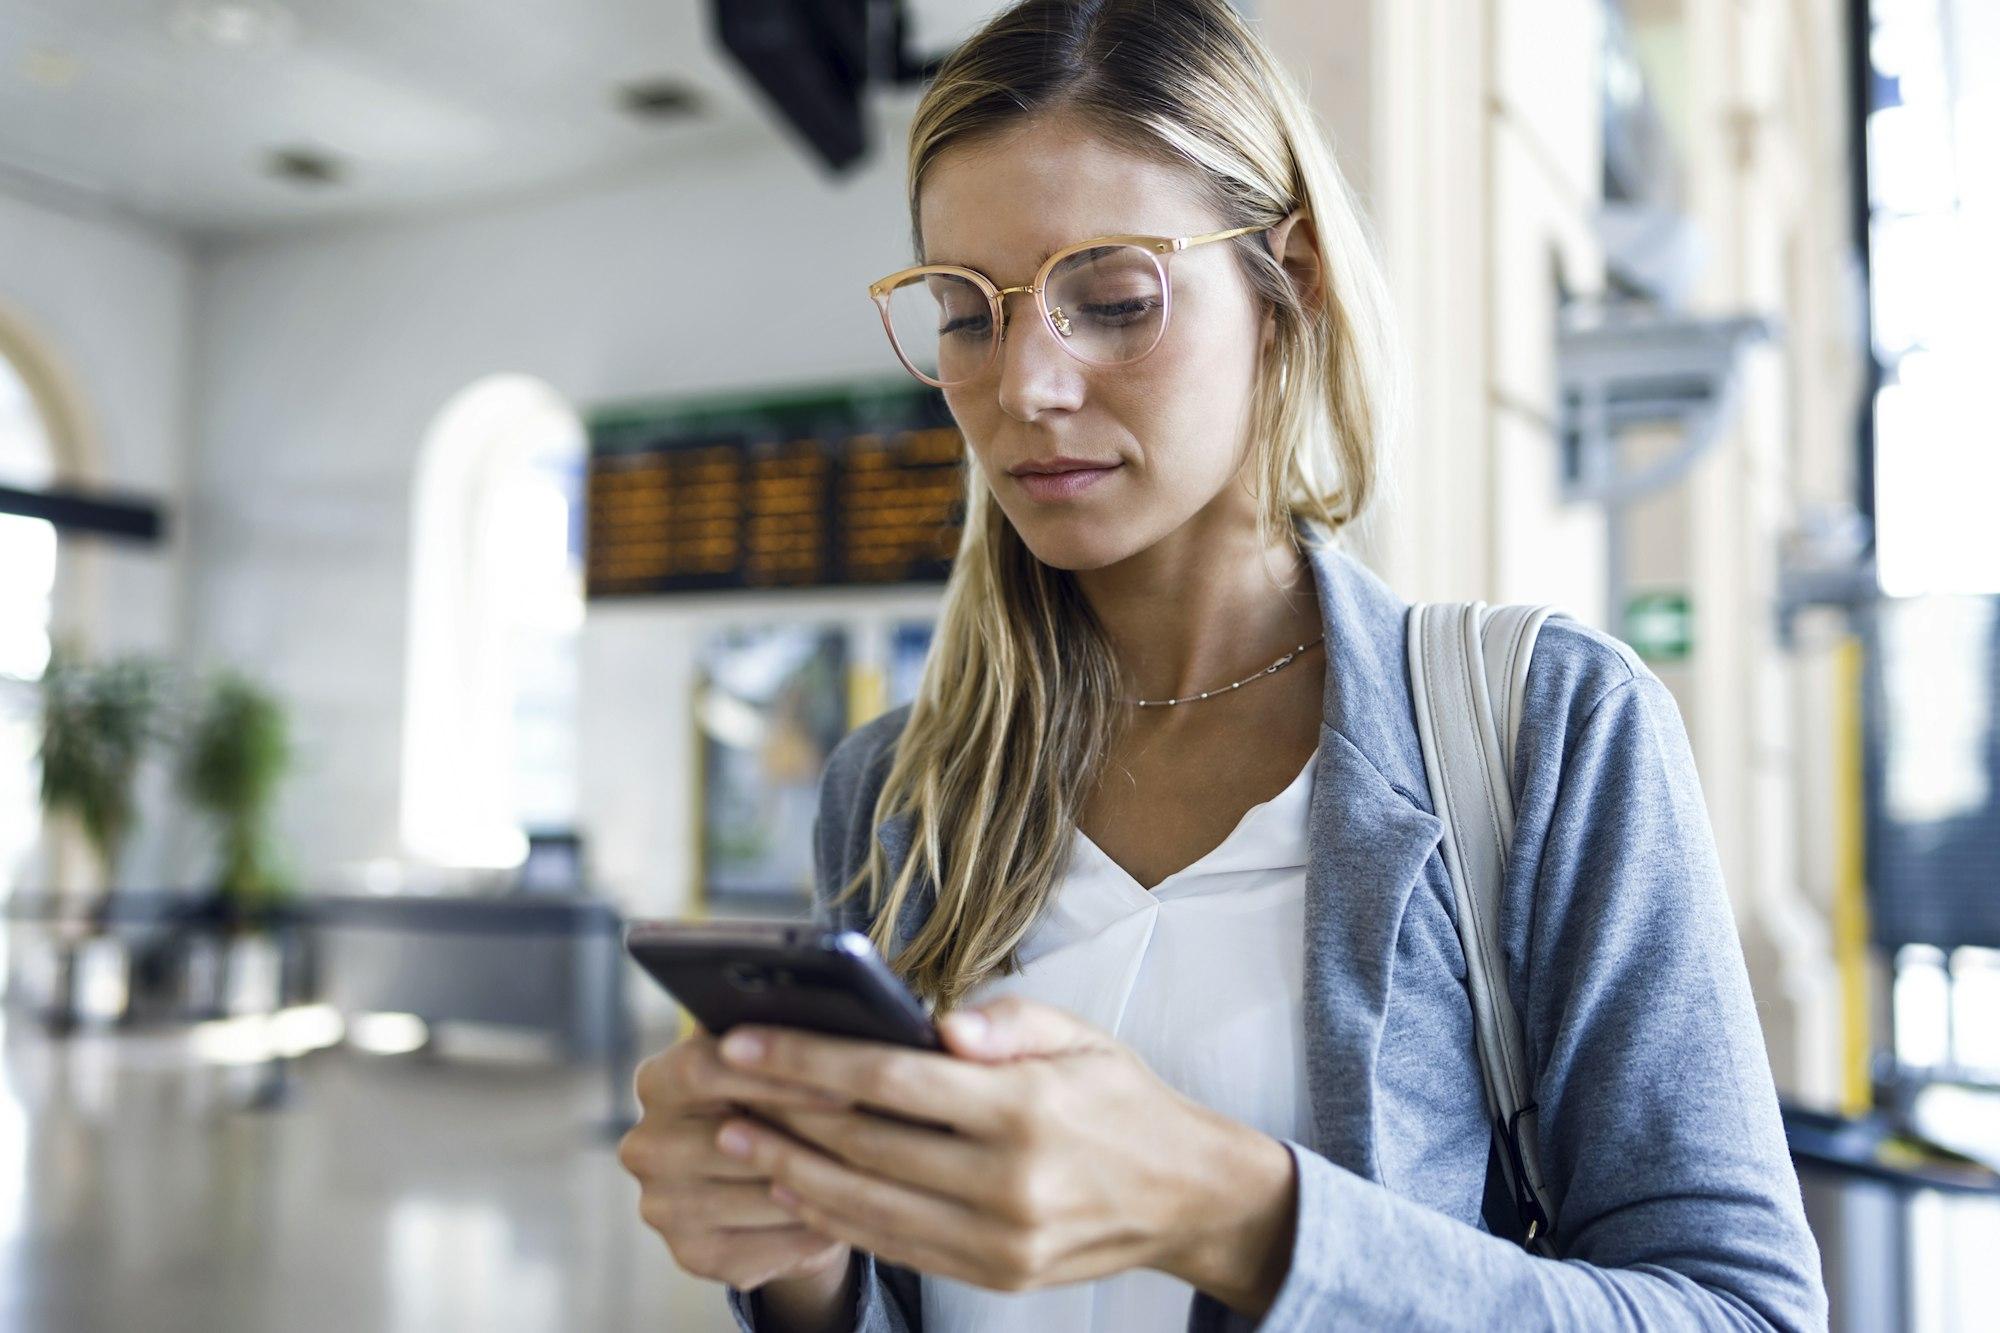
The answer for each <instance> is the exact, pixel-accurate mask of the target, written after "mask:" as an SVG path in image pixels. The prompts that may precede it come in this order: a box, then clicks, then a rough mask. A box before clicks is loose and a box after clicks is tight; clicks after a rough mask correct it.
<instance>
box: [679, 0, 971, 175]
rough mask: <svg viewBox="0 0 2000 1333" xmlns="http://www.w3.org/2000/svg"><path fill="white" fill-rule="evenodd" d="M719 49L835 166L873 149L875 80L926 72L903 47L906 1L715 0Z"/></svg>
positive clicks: (918, 75) (851, 162) (847, 163)
mask: <svg viewBox="0 0 2000 1333" xmlns="http://www.w3.org/2000/svg"><path fill="white" fill-rule="evenodd" d="M710 12H711V13H712V15H713V16H714V23H715V34H716V38H717V40H718V41H719V42H720V43H721V44H722V49H723V50H724V51H726V52H728V53H729V55H730V56H732V57H733V58H734V59H735V60H736V62H737V64H739V65H740V66H742V68H743V71H744V72H745V73H746V74H748V75H749V76H750V79H751V81H752V82H753V83H755V84H756V85H757V87H758V88H759V89H760V90H761V91H762V92H763V94H764V96H765V97H766V98H768V99H769V100H770V102H771V103H772V105H773V106H774V107H775V108H776V109H777V111H778V112H779V114H780V115H782V116H783V117H784V119H785V121H786V123H787V124H789V125H790V126H791V128H792V130H793V131H794V132H795V133H796V134H798V135H799V136H800V137H801V138H803V139H804V140H805V141H806V143H807V144H808V145H809V146H810V147H811V148H812V150H813V151H814V153H816V154H817V155H818V156H819V158H820V159H821V160H822V161H824V162H825V163H826V164H827V165H828V166H830V167H832V168H833V169H834V170H836V171H842V170H845V169H846V168H848V167H851V166H853V165H854V164H855V163H857V162H859V161H860V160H861V159H862V158H863V157H865V156H866V155H867V152H868V146H869V144H868V139H869V135H868V124H867V120H866V115H865V107H864V101H865V98H864V94H865V93H866V91H867V88H868V85H869V83H870V82H877V83H902V82H910V81H913V80H917V79H921V78H923V77H924V76H925V75H926V74H927V73H928V72H930V71H932V70H934V69H935V68H936V62H935V61H931V62H928V63H926V62H912V61H910V60H909V59H907V58H906V57H905V55H904V52H903V36H904V31H905V27H906V18H905V15H904V11H903V5H902V2H901V0H712V8H711V11H710Z"/></svg>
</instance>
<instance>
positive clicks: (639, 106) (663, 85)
mask: <svg viewBox="0 0 2000 1333" xmlns="http://www.w3.org/2000/svg"><path fill="white" fill-rule="evenodd" d="M618 105H619V106H620V107H622V108H623V109H624V110H625V112H626V114H628V115H632V116H637V117H638V118H639V119H641V120H673V119H677V118H679V117H682V116H692V115H695V114H697V113H698V112H699V111H700V110H701V94H699V93H697V92H696V91H695V90H694V88H693V87H691V86H690V85H689V84H687V83H685V82H683V81H681V80H680V79H670V78H661V79H642V80H640V81H639V82H637V83H628V84H625V85H624V86H623V87H621V88H619V89H618Z"/></svg>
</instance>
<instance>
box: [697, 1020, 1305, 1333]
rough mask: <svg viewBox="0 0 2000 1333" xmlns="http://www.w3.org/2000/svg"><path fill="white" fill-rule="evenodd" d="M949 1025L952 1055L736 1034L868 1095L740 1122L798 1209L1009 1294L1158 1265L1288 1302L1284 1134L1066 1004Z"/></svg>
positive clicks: (1288, 1181) (778, 1187)
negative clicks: (1153, 1064)
mask: <svg viewBox="0 0 2000 1333" xmlns="http://www.w3.org/2000/svg"><path fill="white" fill-rule="evenodd" d="M968 1018H970V1019H972V1020H973V1021H972V1022H971V1023H966V1022H965V1021H964V1020H966V1019H968ZM981 1018H983V1019H984V1027H985V1032H984V1034H983V1035H978V1034H976V1033H975V1031H974V1029H975V1028H976V1027H977V1025H978V1023H979V1020H980V1019H981ZM940 1028H941V1030H942V1031H943V1033H944V1037H945V1042H946V1045H947V1047H948V1048H949V1052H948V1053H933V1052H928V1051H914V1050H907V1049H904V1048H900V1047H895V1046H889V1045H886V1044H883V1043H880V1042H867V1041H852V1040H847V1039H844V1038H838V1037H827V1036H820V1035H817V1034H813V1033H807V1032H801V1031H798V1030H795V1029H784V1028H750V1027H740V1028H735V1029H732V1030H731V1032H730V1033H729V1037H728V1039H727V1040H726V1041H725V1042H724V1043H723V1046H722V1058H723V1060H724V1061H725V1062H726V1063H729V1064H730V1065H732V1066H733V1067H735V1068H738V1069H741V1070H743V1071H745V1072H752V1071H754V1072H755V1073H758V1074H761V1075H765V1076H767V1077H770V1078H773V1079H776V1080H779V1081H780V1082H783V1083H786V1084H790V1085H793V1086H796V1087H799V1088H803V1089H817V1090H819V1091H822V1092H825V1093H829V1094H832V1095H834V1096H837V1097H842V1098H846V1099H849V1100H850V1101H851V1102H853V1103H854V1105H853V1106H851V1107H849V1108H846V1109H836V1108H813V1107H807V1106H803V1105H799V1104H797V1103H793V1104H790V1105H787V1106H783V1107H771V1108H768V1109H766V1108H764V1107H759V1108H758V1110H759V1114H760V1115H765V1116H766V1117H767V1118H768V1119H771V1120H775V1121H777V1122H779V1123H780V1124H782V1125H783V1126H784V1131H783V1132H779V1131H776V1130H774V1129H772V1128H771V1127H770V1126H769V1125H759V1124H757V1123H754V1122H752V1121H750V1120H748V1119H746V1118H743V1117H733V1118H731V1119H730V1120H729V1121H728V1123H727V1124H726V1125H725V1127H724V1128H725V1130H726V1129H731V1128H734V1129H740V1130H742V1131H743V1132H744V1133H745V1134H746V1136H747V1137H748V1139H749V1147H748V1149H747V1154H746V1155H745V1156H744V1157H743V1158H741V1159H740V1160H741V1161H742V1162H743V1163H744V1164H745V1166H746V1167H748V1168H749V1169H752V1170H754V1171H755V1172H756V1173H757V1174H758V1175H759V1176H768V1177H769V1178H770V1179H771V1180H772V1182H773V1187H772V1197H773V1198H774V1199H776V1200H777V1201H778V1202H780V1203H781V1204H783V1205H784V1206H785V1207H786V1208H787V1210H788V1211H789V1214H790V1215H792V1216H794V1217H796V1218H797V1219H798V1220H799V1221H801V1222H803V1223H805V1224H806V1225H808V1226H810V1227H811V1228H813V1229H814V1230H815V1231H817V1232H818V1233H820V1234H822V1235H824V1236H826V1237H828V1238H830V1239H835V1240H839V1241H844V1242H846V1243H847V1244H848V1245H851V1246H855V1247H858V1248H860V1249H864V1250H867V1251H869V1252H871V1253H873V1254H875V1255H877V1256H879V1257H880V1258H883V1259H886V1260H888V1261H890V1262H892V1263H897V1264H901V1265H904V1266H906V1267H911V1268H915V1269H919V1270H921V1271H923V1272H926V1273H934V1274H940V1275H943V1276H946V1277H951V1278H956V1279H958V1280H960V1281H964V1282H969V1283H973V1284H975V1285H977V1286H981V1287H986V1288H989V1289H992V1290H999V1291H1021V1290H1027V1289H1030V1288H1035V1287H1042V1286H1050V1285H1055V1284H1058V1283H1066V1282H1077V1281H1082V1280H1086V1279H1091V1278H1098V1277H1104V1276H1107V1275H1109V1274H1113V1273H1118V1272H1122V1271H1124V1270H1126V1269H1130V1268H1158V1269H1161V1270H1162V1271H1165V1272H1170V1273H1174V1274H1175V1275H1177V1276H1180V1277H1183V1278H1184V1279H1185V1280H1188V1281H1190V1282H1192V1283H1194V1284H1195V1285H1197V1286H1200V1287H1202V1288H1203V1289H1204V1290H1207V1291H1210V1292H1211V1293H1213V1294H1214V1295H1216V1296H1217V1298H1218V1299H1221V1300H1223V1301H1224V1302H1225V1303H1226V1304H1230V1305H1231V1306H1233V1307H1235V1308H1238V1309H1248V1310H1257V1311H1261V1309H1262V1308H1263V1307H1264V1306H1267V1305H1268V1304H1269V1301H1270V1298H1271V1296H1272V1295H1273V1294H1274V1293H1275V1292H1276V1291H1277V1288H1278V1286H1279V1284H1280V1283H1281V1282H1282V1280H1283V1277H1284V1273H1285V1271H1286V1267H1287V1265H1288V1262H1289V1254H1290V1245H1291V1225H1292V1211H1293V1209H1294V1207H1295V1203H1294V1195H1293V1190H1294V1188H1295V1187H1294V1184H1293V1177H1292V1161H1291V1154H1290V1153H1289V1152H1288V1151H1287V1150H1286V1149H1285V1147H1284V1145H1283V1144H1281V1143H1279V1142H1278V1141H1277V1140H1276V1139H1273V1138H1270V1137H1269V1136H1267V1135H1264V1134H1260V1133H1258V1132H1257V1131H1255V1130H1251V1129H1249V1128H1247V1127H1245V1126H1243V1125H1240V1124H1237V1123H1236V1122H1234V1121H1231V1120H1229V1119H1227V1118H1226V1117H1223V1116H1220V1115H1218V1114H1216V1113H1215V1112H1213V1111H1210V1110H1209V1109H1208V1108H1207V1107H1204V1106H1202V1105H1201V1104H1200V1103H1198V1102H1195V1101H1193V1100H1191V1099H1189V1098H1187V1097H1184V1096H1182V1095H1181V1094H1180V1093H1179V1092H1177V1091H1175V1090H1174V1089H1173V1088H1171V1087H1169V1086H1168V1085H1167V1084H1166V1083H1165V1082H1163V1081H1162V1080H1161V1079H1160V1078H1159V1077H1158V1076H1157V1075H1155V1074H1154V1073H1153V1072H1152V1071H1151V1070H1150V1069H1148V1068H1147V1067H1146V1065H1145V1063H1144V1062H1143V1061H1141V1060H1140V1059H1139V1058H1138V1056H1137V1055H1136V1054H1134V1053H1133V1052H1132V1051H1131V1050H1130V1048H1128V1047H1126V1046H1125V1045H1123V1044H1122V1043H1120V1042H1119V1041H1117V1040H1116V1039H1115V1038H1113V1037H1111V1036H1110V1035H1108V1034H1106V1033H1104V1032H1102V1031H1101V1030H1099V1029H1097V1028H1095V1027H1092V1026H1091V1025H1089V1024H1087V1023H1085V1022H1083V1021H1082V1020H1081V1019H1079V1018H1077V1017H1075V1016H1074V1015H1072V1014H1069V1013H1067V1012H1065V1011H1064V1010H1061V1009H1057V1008H1055V1007H1053V1006H1050V1005H1045V1004H1040V1003H1037V1002H1035V1001H1031V1000H1024V999H1021V998H1019V997H1013V996H1009V997H1006V998H1003V999H1000V1000H997V1001H995V1002H994V1003H992V1004H990V1005H987V1006H985V1007H984V1009H983V1010H981V1011H960V1012H958V1013H954V1014H953V1015H951V1016H950V1017H948V1018H946V1019H945V1020H944V1021H943V1022H942V1023H941V1024H940ZM739 1036H741V1037H748V1038H756V1039H760V1040H761V1041H762V1042H763V1044H764V1047H765V1054H764V1055H763V1056H762V1058H760V1059H756V1060H748V1061H739V1060H738V1058H737V1057H736V1054H735V1053H736V1051H737V1048H738V1038H739ZM888 1116H895V1117H900V1119H890V1118H887V1117H888ZM909 1121H927V1122H933V1123H932V1124H912V1123H907V1122H909ZM936 1125H942V1126H948V1127H949V1128H937V1127H934V1126H936Z"/></svg>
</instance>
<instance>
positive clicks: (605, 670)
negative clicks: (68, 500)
mask: <svg viewBox="0 0 2000 1333" xmlns="http://www.w3.org/2000/svg"><path fill="white" fill-rule="evenodd" d="M899 133H900V131H899V130H898V129H897V128H896V127H885V129H884V134H885V136H886V138H885V141H886V142H891V143H893V142H895V141H896V136H897V135H898V134H899ZM901 188H902V187H901V164H900V160H899V156H898V154H896V153H894V152H884V153H882V154H881V155H880V156H878V158H877V159H876V161H875V162H874V164H872V165H871V166H870V167H869V168H868V169H867V170H866V171H865V172H864V173H863V174H862V175H860V176H858V177H856V178H855V179H853V180H848V181H841V182H829V181H827V180H825V179H823V178H822V177H821V175H820V173H819V172H818V170H817V168H815V167H813V166H812V165H811V164H810V163H808V162H807V161H806V160H805V159H804V158H803V157H802V156H801V155H799V154H798V153H796V152H795V151H793V150H792V149H790V148H789V147H780V146H778V145H775V144H771V143H768V142H766V141H763V140H759V141H757V142H756V143H754V144H744V145H738V146H736V148H735V149H734V150H733V151H729V152H718V153H717V154H715V155H714V156H712V157H710V158H708V159H706V160H699V161H691V162H689V163H687V164H686V166H685V168H684V169H681V170H677V171H673V172H661V173H659V174H656V175H653V176H650V177H647V178H643V179H635V180H631V181H628V182H625V183H622V184H618V185H612V186H606V187H604V188H600V189H597V190H594V191H592V192H590V193H584V194H577V195H575V196H573V197H568V198H562V199H554V200H543V201H539V202H528V203H521V204H517V205H515V206H512V207H507V208H493V209H485V210H471V211H465V212H461V213H458V214H456V215H452V216H449V217H444V218H439V219H432V220H426V221H422V222H404V223H396V224H381V225H369V226H350V227H343V228H339V229H330V230H324V231H317V232H313V233H310V234H306V235H299V236H290V237H285V238H279V239H268V240H262V241H257V242H252V243H246V244H240V245H236V246H232V247H230V248H227V249H223V250H220V251H217V252H215V253H213V254H210V255H207V256H205V257H204V259H203V262H202V267H201V279H202V290H203V299H202V302H201V308H200V311H199V314H198V317H197V335H196V336H197V341H198V343H199V345H200V346H201V348H202V355H201V358H200V363H199V366H198V369H197V381H196V384H197V387H196V401H197V402H198V403H199V404H200V418H199V421H200V425H199V429H200V438H201V445H202V447H201V450H200V453H199V459H198V463H197V466H196V470H195V474H194V478H193V491H194V503H195V512H196V516H197V519H198V521H199V525H200V531H199V539H198V544H197V550H196V555H195V564H194V569H193V588H194V592H193V597H194V606H193V617H192V623H193V628H194V637H193V642H194V643H195V644H196V645H197V646H198V648H199V649H200V650H201V651H203V652H206V653H209V654H212V655H215V656H217V657H221V658H227V659H230V660H233V661H237V662H240V663H242V664H244V665H247V666H249V667H251V668H253V669H254V670H256V671H257V672H259V673H260V674H262V675H263V676H264V677H265V678H266V679H267V680H268V681H270V682H271V683H272V684H273V685H275V686H276V687H277V688H278V689H280V690H281V691H283V692H284V693H285V695H286V696H287V697H288V698H289V699H290V700H291V702H292V704H293V706H294V708H295V710H296V715H297V719H298V725H299V730H300V739H301V743H302V746H303V748H304V751H305V764H306V767H305V770H304V771H303V772H302V774H301V775H300V777H299V779H298V780H297V781H296V782H295V783H294V784H293V786H292V788H291V792H290V799H289V800H288V802H287V804H286V807H285V810H284V814H283V820H284V826H285V831H286V834H287V836H288V838H289V840H290V842H291V844H292V846H293V848H294V849H295V851H296V853H297V855H298V859H299V862H300V864H301V866H302V867H303V868H305V869H306V870H307V871H308V873H309V875H310V876H311V877H312V879H313V881H314V886H315V887H345V886H348V885H349V884H350V883H351V877H349V876H347V875H345V874H343V873H342V867H343V866H351V865H353V864H354V863H357V862H360V861H363V860H367V859H371V858H380V857H391V856H395V855H397V854H398V853H399V852H400V845H399V828H398V820H399V776H400V774H399V768H400V762H401V744H402V702H403V682H404V674H405V642H406V610H405V608H406V599H407V595H408V550H409V544H410V533H409V523H410V496H411V483H412V478H413V474H414V468H415V461H416V451H417V448H418V446H419V443H420V442H421V440H422V439H423V437H424V435H425V432H426V431H427V429H428V428H429V427H430V425H431V424H432V421H433V418H434V417H435V416H436V414H437V413H438V412H439V411H440V410H441V409H442V408H443V407H444V405H445V403H446V402H447V400H448V399H450V398H451V396H452V395H453V394H454V393H456V392H457V391H458V390H460V389H462V388H463V387H465V386H466V385H467V384H469V383H471V382H472V381H474V380H476V379H479V378H481V377H482V376H485V375H487V374H490V373H493V372H501V371H505V372H520V373H526V374H532V375H536V376H539V377H541V378H543V379H544V380H546V381H548V382H549V383H550V384H551V385H553V386H554V387H555V388H556V389H557V390H558V391H559V392H561V393H562V394H564V395H565V396H566V397H567V398H569V400H570V401H571V402H572V403H573V404H575V405H576V406H578V407H579V408H580V409H582V410H585V411H587V410H588V409H589V408H590V407H591V406H592V405H595V404H599V403H604V402H610V401H617V400H625V399H631V398H635V397H647V398H649V397H658V396H670V395H673V394H677V393H690V392H703V391H708V390H713V389H717V388H726V387H736V386H746V385H762V384H786V383H796V382H800V381H811V380H822V379H832V378H840V377H847V376H854V375H882V374H887V373H893V372H894V371H895V366H894V364H893V362H892V361H890V359H889V354H888V351H887V348H886V346H885V345H884V344H883V340H882V331H881V325H880V323H879V321H878V320H877V318H876V316H875V313H874V307H873V306H872V305H871V304H870V303H869V301H868V300H867V298H866V295H865V293H864V290H863V289H864V287H865V285H866V283H867V282H868V280H869V279H871V278H874V277H876V276H879V275H880V274H881V273H884V272H887V271H889V270H890V269H893V268H895V267H897V266H898V265H900V264H902V263H906V262H908V261H907V252H908V239H907V234H908V225H907V221H906V214H905V210H904V207H903V204H902V197H901ZM785 267H790V268H792V269H794V270H796V272H797V274H798V281H797V283H796V285H795V286H794V288H793V289H792V290H793V293H794V297H795V299H794V300H792V301H791V302H790V303H788V304H784V305H779V306H773V305H772V304H771V303H770V301H769V294H770V293H771V291H772V290H773V288H774V284H773V282H772V278H771V274H772V272H773V271H774V270H777V269H780V268H785ZM753 297H754V298H755V299H754V300H753V299H752V298H753ZM935 601H936V593H935V589H930V588H925V589H917V590H903V591H902V592H901V593H900V594H899V593H897V592H895V591H889V590H884V591H881V592H870V593H860V594H851V595H850V594H825V595H815V596H812V597H806V598H792V597H786V598H784V599H782V600H766V599H755V598H726V599H719V598H714V597H701V598H692V599H683V600H677V601H670V600H647V601H641V602H622V603H618V604H615V605H596V606H593V607H592V608H591V610H590V613H589V616H588V620H587V625H586V630H585V644H584V675H583V694H584V713H583V718H582V723H581V726H582V735H581V761H582V766H583V770H584V777H583V783H582V788H583V790H582V815H583V822H584V824H585V826H586V829H587V830H588V831H589V832H590V834H591V835H592V837H593V839H594V841H595V844H596V845H595V846H594V847H593V849H592V851H593V856H594V858H595V860H596V863H597V866H598V868H599V869H600V870H601V871H602V872H603V873H604V876H605V878H606V881H607V886H608V888H609V889H610V890H611V891H612V892H613V893H615V894H616V895H617V896H618V897H619V898H620V900H621V901H622V902H623V903H624V904H625V905H626V906H627V907H628V908H629V909H631V910H633V911H637V912H644V913H659V914H672V913H675V912H678V911H680V910H682V908H683V907H684V906H685V904H686V902H687V895H688V891H689V889H690V887H691V886H690V884H689V883H688V879H689V872H690V869H691V866H692V855H691V852H690V850H689V840H690V839H691V837H692V835H693V825H692V822H691V819H690V816H691V813H692V811H691V802H692V794H691V789H690V786H689V781H690V778H691V775H692V764H693V762H694V754H695V751H694V738H693V736H692V733H691V728H690V723H689V717H688V710H689V699H688V693H687V690H688V685H689V682H690V681H691V679H692V675H693V670H694V663H693V650H694V648H695V646H696V644H697V643H698V641H699V638H700V635H699V630H700V628H701V627H702V626H703V625H705V624H710V623H714V622H715V621H716V620H717V619H719V618H722V617H735V618H739V619H740V618H742V617H743V616H744V615H754V614H759V613H761V612H762V611H769V612H770V613H771V614H792V613H795V612H797V611H798V610H799V609H800V608H803V607H810V608H813V609H816V610H823V611H825V612H826V613H828V614H836V615H837V614H844V613H847V612H851V611H854V610H856V609H858V608H859V609H865V608H870V607H878V606H886V605H901V606H919V607H931V606H934V605H935ZM781 606H782V607H783V608H784V609H783V610H781V609H780V608H781Z"/></svg>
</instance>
